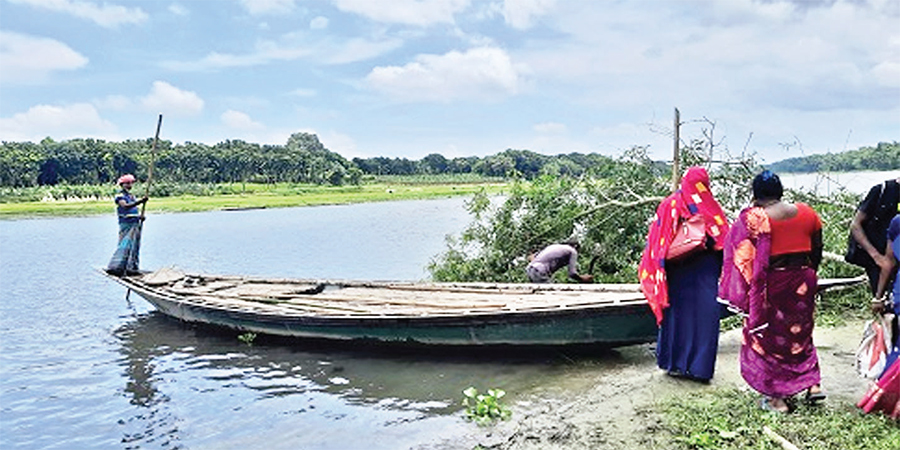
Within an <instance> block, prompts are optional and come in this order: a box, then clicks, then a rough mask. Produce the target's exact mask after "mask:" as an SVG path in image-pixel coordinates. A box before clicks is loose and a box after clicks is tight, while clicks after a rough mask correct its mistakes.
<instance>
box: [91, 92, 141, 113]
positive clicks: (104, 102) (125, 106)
mask: <svg viewBox="0 0 900 450" xmlns="http://www.w3.org/2000/svg"><path fill="white" fill-rule="evenodd" d="M93 103H94V105H95V106H97V107H98V108H101V109H111V110H113V111H127V110H129V109H131V108H132V106H133V104H134V103H133V102H132V101H131V99H129V98H128V97H126V96H124V95H108V96H106V97H105V98H102V99H99V100H95V101H94V102H93Z"/></svg>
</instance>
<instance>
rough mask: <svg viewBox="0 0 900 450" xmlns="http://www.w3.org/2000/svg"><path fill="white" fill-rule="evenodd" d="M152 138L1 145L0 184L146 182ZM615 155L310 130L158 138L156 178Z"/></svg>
mask: <svg viewBox="0 0 900 450" xmlns="http://www.w3.org/2000/svg"><path fill="white" fill-rule="evenodd" d="M152 143H153V141H152V139H146V140H128V141H124V142H107V141H103V140H97V139H72V140H68V141H62V142H56V141H54V140H52V139H50V138H47V139H44V140H43V141H41V142H40V143H39V144H35V143H31V142H2V143H0V186H2V187H33V186H54V185H61V184H65V185H101V184H109V183H114V182H115V180H116V178H117V177H118V176H119V175H121V174H123V173H133V174H135V175H136V176H137V177H138V178H139V179H146V177H147V175H148V168H149V167H150V162H151V153H152V152H151V148H152ZM613 165H614V160H613V159H612V158H610V157H607V156H602V155H599V154H589V155H583V154H579V153H572V154H568V155H557V156H546V155H541V154H538V153H535V152H531V151H527V150H506V151H504V152H501V153H498V154H496V155H492V156H486V157H483V158H479V157H475V156H472V157H466V158H453V159H447V158H445V157H444V156H442V155H439V154H431V155H428V156H426V157H424V158H422V159H420V160H409V159H406V158H385V157H377V158H354V159H353V160H352V161H351V160H347V159H346V158H344V157H343V156H341V155H339V154H337V153H335V152H332V151H330V150H328V149H326V148H325V147H324V146H323V145H322V144H321V143H320V142H319V139H318V137H317V136H316V135H314V134H308V133H295V134H293V135H291V137H290V138H289V139H288V141H287V143H286V144H285V145H259V144H253V143H249V142H244V141H240V140H229V141H225V142H221V143H218V144H216V145H212V146H209V145H205V144H197V143H191V142H186V143H184V144H175V145H173V144H172V143H171V142H169V141H164V140H163V141H159V142H158V143H157V149H156V156H155V160H154V165H153V168H154V169H153V177H154V180H155V181H159V182H168V183H235V182H255V183H278V182H294V183H312V184H330V185H343V184H358V183H360V182H361V181H362V180H363V177H364V176H367V175H440V174H477V175H483V176H486V177H511V176H520V177H524V178H533V177H535V176H538V175H541V174H556V175H575V176H577V175H580V174H582V173H584V172H585V171H587V170H589V169H590V170H594V171H597V170H603V169H604V168H607V169H609V168H611V167H612V166H613Z"/></svg>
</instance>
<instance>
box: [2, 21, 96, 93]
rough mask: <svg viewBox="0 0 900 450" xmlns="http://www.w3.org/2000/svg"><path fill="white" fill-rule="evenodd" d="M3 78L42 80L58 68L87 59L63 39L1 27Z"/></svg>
mask: <svg viewBox="0 0 900 450" xmlns="http://www.w3.org/2000/svg"><path fill="white" fill-rule="evenodd" d="M0 60H2V61H3V73H2V78H0V79H2V81H3V82H4V83H6V82H22V81H27V82H35V81H43V80H44V79H46V78H47V76H48V75H49V74H50V73H51V72H54V71H58V70H74V69H79V68H82V67H84V66H86V65H87V63H88V59H87V58H85V57H84V56H82V55H81V54H80V53H78V52H76V51H75V50H72V49H71V48H70V47H69V46H68V45H66V44H63V43H62V42H59V41H56V40H53V39H48V38H39V37H34V36H27V35H24V34H19V33H13V32H10V31H0Z"/></svg>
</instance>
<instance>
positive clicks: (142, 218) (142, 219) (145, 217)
mask: <svg viewBox="0 0 900 450" xmlns="http://www.w3.org/2000/svg"><path fill="white" fill-rule="evenodd" d="M145 220H147V216H145V215H143V214H141V222H143V221H145Z"/></svg>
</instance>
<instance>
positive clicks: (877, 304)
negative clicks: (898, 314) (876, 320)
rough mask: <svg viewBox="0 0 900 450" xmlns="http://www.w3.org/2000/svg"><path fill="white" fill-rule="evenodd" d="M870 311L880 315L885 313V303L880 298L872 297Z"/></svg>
mask: <svg viewBox="0 0 900 450" xmlns="http://www.w3.org/2000/svg"><path fill="white" fill-rule="evenodd" d="M870 307H871V309H872V313H874V314H876V315H881V314H884V313H885V304H884V300H883V299H880V298H873V299H872V303H871V306H870Z"/></svg>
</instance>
